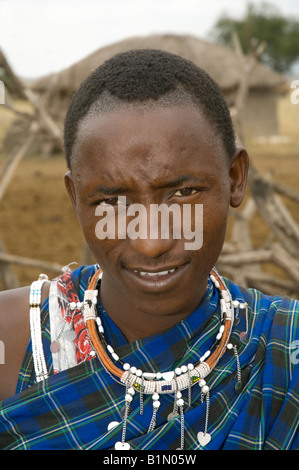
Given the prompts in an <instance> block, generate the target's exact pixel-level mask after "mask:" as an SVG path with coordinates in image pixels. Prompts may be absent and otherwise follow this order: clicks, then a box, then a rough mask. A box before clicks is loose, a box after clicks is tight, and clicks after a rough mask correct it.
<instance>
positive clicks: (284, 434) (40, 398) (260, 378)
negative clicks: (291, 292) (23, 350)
mask: <svg viewBox="0 0 299 470" xmlns="http://www.w3.org/2000/svg"><path fill="white" fill-rule="evenodd" d="M94 269H95V268H94V267H82V268H80V269H78V270H76V271H74V272H73V273H72V280H73V283H74V287H75V288H76V290H77V293H78V296H79V298H80V300H82V298H83V293H84V290H85V289H86V286H87V285H88V280H89V278H90V276H91V275H92V274H93V272H94ZM226 282H227V284H228V286H229V289H230V292H231V294H232V298H233V300H239V301H240V302H247V303H248V305H249V330H248V336H249V341H248V343H247V344H243V343H242V342H241V340H240V333H241V332H243V331H244V330H245V329H246V321H245V315H244V310H242V311H241V313H240V322H239V323H238V324H237V325H235V326H234V328H233V333H232V336H231V342H232V343H233V344H235V345H236V346H237V348H238V353H239V357H240V365H241V369H242V388H241V390H237V389H236V384H237V378H236V369H237V368H236V360H235V357H234V354H233V352H232V351H231V350H227V352H226V353H225V354H224V356H223V358H222V359H221V360H220V362H219V363H218V365H217V367H216V368H215V369H214V370H213V371H212V372H211V373H210V375H209V376H208V377H207V378H206V381H207V384H208V385H209V387H210V416H209V425H208V432H209V433H210V434H211V437H212V439H211V441H210V443H209V444H207V445H206V446H205V447H203V448H202V447H201V446H200V445H199V443H198V440H197V433H198V432H199V431H204V426H205V412H206V403H205V402H203V403H201V389H200V387H199V386H198V385H197V384H195V385H194V386H193V387H192V402H191V406H188V403H187V402H188V397H187V395H188V390H185V391H183V392H182V393H183V398H184V400H185V403H186V407H185V413H184V424H185V436H184V439H185V441H184V442H185V445H184V449H185V450H201V449H204V450H208V449H225V450H260V449H270V450H271V449H277V450H279V449H281V450H282V449H298V450H299V432H298V427H299V426H298V424H299V364H298V363H299V334H298V319H299V312H298V310H299V305H298V302H297V301H295V300H291V299H288V298H285V299H282V298H279V297H268V296H264V295H262V294H261V293H259V292H257V291H255V290H243V289H241V288H240V287H238V286H236V285H234V284H233V283H231V282H230V281H226ZM218 301H219V298H218V293H217V291H216V290H215V289H214V287H213V285H212V283H211V282H209V285H208V289H207V292H206V295H205V297H204V299H203V300H202V302H201V304H200V306H199V307H198V308H197V309H196V311H194V312H193V313H192V314H191V315H190V316H189V317H188V318H187V319H185V320H184V321H182V322H181V323H179V324H178V325H177V326H175V327H174V328H172V329H170V330H169V331H166V332H165V333H163V334H160V335H154V336H152V337H149V338H146V339H143V340H138V341H136V342H134V343H130V344H128V343H127V342H126V340H125V338H124V337H123V335H122V333H121V332H120V331H119V330H118V328H117V327H116V326H115V325H114V324H113V323H112V321H111V320H110V319H109V317H108V315H107V314H106V312H105V311H104V310H103V308H102V307H101V306H100V309H101V316H102V322H103V324H104V328H105V334H106V337H107V341H108V343H110V344H111V345H112V346H113V347H114V349H115V351H116V353H117V354H118V355H119V357H121V358H122V360H123V361H125V362H129V363H130V364H132V365H135V366H136V367H139V368H141V369H142V370H146V371H149V372H151V371H152V372H154V371H161V372H163V371H168V370H174V369H175V367H177V366H180V365H183V364H187V363H189V362H193V363H195V362H196V361H198V359H199V358H200V356H201V355H202V354H203V353H204V352H205V351H206V350H207V349H208V348H209V347H210V346H211V345H212V343H213V342H214V339H215V336H216V334H217V332H218V329H219V315H220V312H219V306H218V304H219V302H218ZM42 321H43V329H44V348H45V355H46V358H47V363H48V368H49V371H50V374H51V372H52V365H51V353H50V350H49V343H50V334H49V324H48V303H47V302H45V304H44V305H43V308H42ZM30 348H31V344H29V346H28V351H27V354H26V357H25V360H24V364H23V368H22V371H21V373H20V379H19V383H18V389H17V393H16V395H14V396H13V397H11V398H9V399H6V400H4V401H3V402H2V403H1V406H0V449H2V450H3V449H36V450H37V449H40V450H47V449H51V450H63V449H85V450H88V449H95V450H96V449H100V450H111V449H114V444H115V442H117V441H120V440H121V436H122V415H121V409H122V407H123V406H124V402H125V401H124V396H125V388H124V386H123V385H122V384H119V383H118V382H116V381H115V380H114V379H113V378H112V377H111V376H110V375H109V374H108V373H107V372H106V371H105V370H104V369H103V367H102V366H101V364H100V363H99V361H98V359H97V358H93V359H91V360H88V361H85V362H82V363H80V364H79V365H77V366H75V367H73V368H71V369H69V370H66V371H62V372H59V373H57V374H51V375H50V377H49V379H47V380H45V381H43V382H40V383H35V381H34V380H35V377H34V372H33V367H32V359H31V353H30ZM160 401H161V406H160V408H159V410H158V413H157V422H156V427H155V429H154V430H153V431H151V432H148V427H149V423H150V421H151V417H152V410H153V407H152V398H151V396H148V395H144V411H143V415H140V406H139V404H140V403H139V394H138V393H136V394H135V395H134V398H133V401H132V403H131V408H132V409H131V412H130V415H129V417H128V424H127V435H126V441H127V442H129V443H130V446H131V449H133V450H174V449H177V448H178V447H180V432H181V422H180V419H174V420H172V421H168V420H167V416H168V415H169V413H170V412H171V411H172V409H173V395H168V394H166V395H162V396H160ZM112 421H117V422H118V423H119V424H118V425H117V426H116V427H114V428H113V429H111V430H110V431H108V430H107V426H108V424H109V423H111V422H112Z"/></svg>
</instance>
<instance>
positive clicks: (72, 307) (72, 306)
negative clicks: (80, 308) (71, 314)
mask: <svg viewBox="0 0 299 470" xmlns="http://www.w3.org/2000/svg"><path fill="white" fill-rule="evenodd" d="M76 305H77V304H76V302H71V303H70V309H72V310H73V309H74V308H76Z"/></svg>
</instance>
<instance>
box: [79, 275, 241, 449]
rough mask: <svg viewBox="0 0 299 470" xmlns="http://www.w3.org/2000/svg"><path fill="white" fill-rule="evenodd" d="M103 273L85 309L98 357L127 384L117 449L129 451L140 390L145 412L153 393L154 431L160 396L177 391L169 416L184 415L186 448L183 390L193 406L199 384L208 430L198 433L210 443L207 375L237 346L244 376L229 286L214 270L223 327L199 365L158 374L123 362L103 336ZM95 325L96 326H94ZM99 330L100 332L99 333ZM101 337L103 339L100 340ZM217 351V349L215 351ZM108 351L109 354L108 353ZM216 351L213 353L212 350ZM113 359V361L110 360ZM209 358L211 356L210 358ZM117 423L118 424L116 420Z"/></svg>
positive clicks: (94, 281)
mask: <svg viewBox="0 0 299 470" xmlns="http://www.w3.org/2000/svg"><path fill="white" fill-rule="evenodd" d="M101 277H102V273H101V271H100V270H99V271H98V272H97V273H96V274H95V275H94V276H93V278H92V280H91V282H90V285H89V286H88V289H87V290H86V291H85V295H84V302H83V310H84V321H85V323H86V326H87V330H88V332H89V335H90V340H91V342H92V344H93V346H94V348H95V350H96V352H97V355H98V358H99V360H100V361H101V362H102V364H103V366H104V367H105V369H106V370H107V372H108V373H110V375H111V376H112V377H117V378H118V379H120V382H121V383H123V384H124V385H125V387H126V391H125V412H124V417H123V432H122V440H121V441H118V442H117V443H116V444H115V449H117V450H128V449H129V448H130V445H129V443H128V442H126V429H127V418H128V415H129V410H130V403H131V402H132V400H133V396H134V395H135V392H136V391H138V392H140V413H141V414H142V413H143V394H150V395H152V400H153V416H152V419H151V422H150V424H149V428H148V432H151V431H153V429H154V428H155V423H156V415H157V411H158V409H159V407H160V395H163V394H165V393H173V394H174V407H173V412H172V413H171V414H170V415H171V416H170V415H169V419H173V418H175V417H177V416H180V417H181V447H180V449H183V448H184V413H183V408H184V405H185V402H184V399H183V398H182V393H181V391H182V390H185V389H188V401H189V405H190V400H191V387H192V386H193V385H194V384H195V383H198V384H199V386H200V388H201V394H202V401H203V400H204V399H205V401H206V404H207V407H206V418H205V429H204V431H203V432H199V433H198V434H197V438H198V441H199V443H200V444H201V446H204V445H207V444H208V443H209V442H210V440H211V435H210V434H209V433H208V432H207V430H208V420H209V403H210V395H209V394H210V389H209V386H208V385H207V384H206V381H205V380H204V379H205V378H206V377H207V375H208V374H209V373H210V372H211V370H213V369H214V367H215V366H216V364H217V363H218V361H219V360H220V358H221V357H222V356H223V354H224V353H225V351H226V349H234V353H235V355H236V358H237V366H238V374H237V377H238V380H240V379H241V376H240V370H239V361H238V355H237V349H236V346H233V345H232V344H231V343H230V342H229V338H230V334H231V330H232V326H233V321H234V305H233V303H232V299H231V295H230V292H229V290H228V289H227V288H226V286H225V284H224V282H223V280H222V278H221V277H220V276H219V275H218V273H217V272H216V271H215V270H213V271H212V273H211V275H210V279H211V281H212V283H213V284H214V286H215V287H216V288H217V289H218V291H219V294H220V311H221V314H220V317H221V318H220V323H221V324H220V328H219V331H218V333H217V335H216V339H215V342H214V344H213V346H212V347H211V349H210V350H208V351H206V352H205V354H204V355H203V356H202V357H201V358H200V361H199V362H198V363H196V364H192V363H188V364H185V365H183V366H181V367H178V368H176V369H175V370H174V371H169V372H157V373H155V374H153V373H149V372H144V371H142V370H141V369H137V368H136V367H135V366H131V365H130V364H128V363H123V362H122V361H121V360H120V358H119V356H118V355H117V354H116V352H115V351H114V349H113V347H112V346H111V345H109V344H107V342H106V340H105V335H104V328H103V325H102V322H101V319H100V317H99V316H98V314H97V303H98V298H97V297H98V290H97V288H96V287H97V283H98V281H99V280H100V279H101ZM95 325H96V326H95ZM96 330H97V332H98V333H97V332H96ZM99 340H100V341H99ZM213 350H214V351H213ZM106 351H107V352H108V353H109V355H107V354H106ZM212 351H213V353H212ZM110 358H111V360H110ZM209 358H210V359H209ZM115 362H120V363H121V364H122V370H121V369H119V368H118V367H117V366H115V364H114V363H115ZM116 424H118V423H116Z"/></svg>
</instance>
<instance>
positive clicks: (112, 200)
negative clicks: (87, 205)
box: [99, 197, 121, 206]
mask: <svg viewBox="0 0 299 470" xmlns="http://www.w3.org/2000/svg"><path fill="white" fill-rule="evenodd" d="M119 204H121V201H120V200H119V199H118V197H110V198H109V199H104V200H103V201H100V202H99V205H100V206H118V205H119Z"/></svg>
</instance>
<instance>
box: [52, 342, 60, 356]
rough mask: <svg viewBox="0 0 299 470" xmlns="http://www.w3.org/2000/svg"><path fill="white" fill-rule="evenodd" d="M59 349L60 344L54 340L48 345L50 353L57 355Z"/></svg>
mask: <svg viewBox="0 0 299 470" xmlns="http://www.w3.org/2000/svg"><path fill="white" fill-rule="evenodd" d="M59 349H60V343H59V341H58V340H57V339H54V341H52V343H51V344H50V351H51V352H52V353H57V352H58V351H59Z"/></svg>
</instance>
